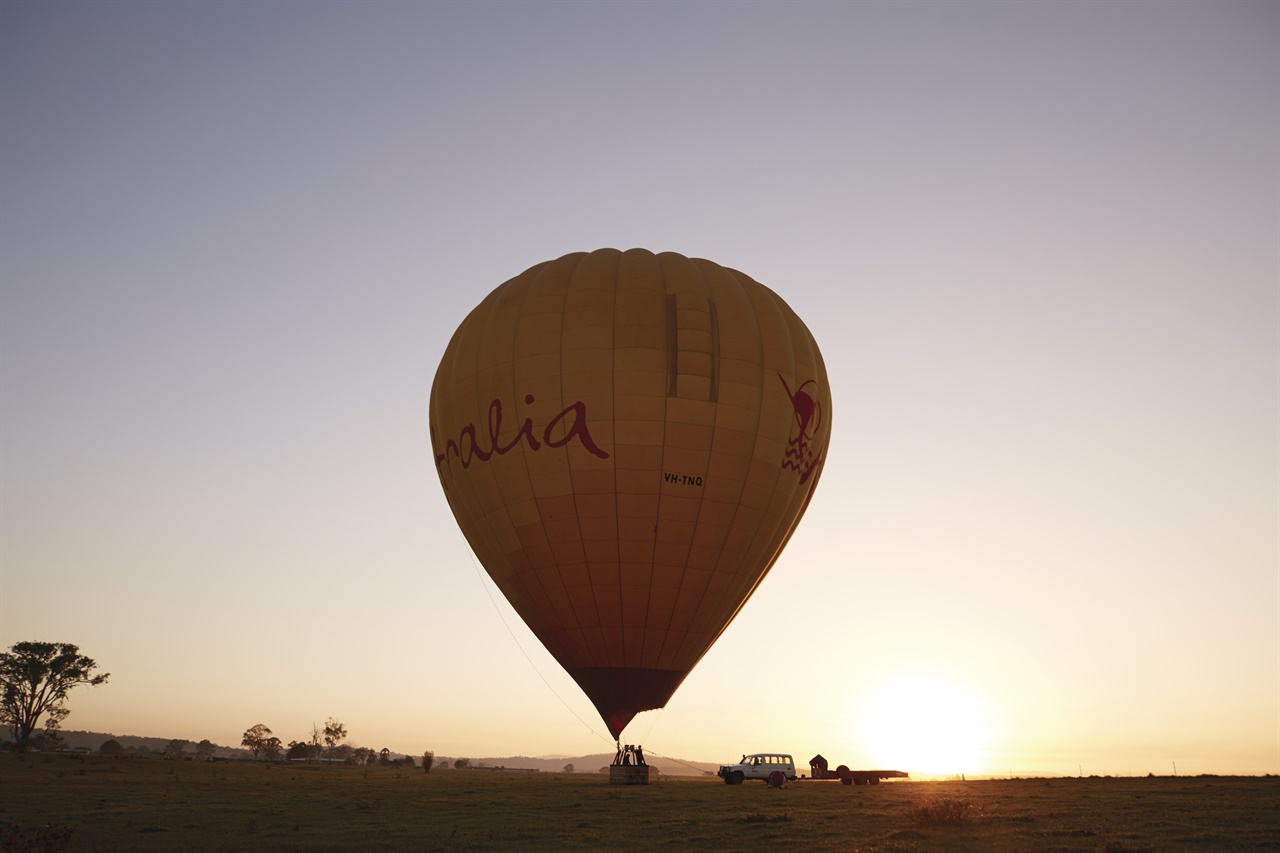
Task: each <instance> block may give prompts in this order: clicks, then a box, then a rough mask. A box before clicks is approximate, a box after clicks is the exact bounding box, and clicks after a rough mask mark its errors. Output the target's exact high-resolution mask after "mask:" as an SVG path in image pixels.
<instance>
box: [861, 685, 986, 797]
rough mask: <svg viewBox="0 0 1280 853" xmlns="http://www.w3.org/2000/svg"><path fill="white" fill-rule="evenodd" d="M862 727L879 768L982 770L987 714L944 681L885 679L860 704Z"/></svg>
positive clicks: (924, 771)
mask: <svg viewBox="0 0 1280 853" xmlns="http://www.w3.org/2000/svg"><path fill="white" fill-rule="evenodd" d="M860 729H861V731H860V734H861V739H862V742H863V744H864V745H865V747H866V749H867V755H868V757H869V758H870V759H872V760H873V761H874V762H875V764H876V768H877V769H884V770H905V771H906V772H908V773H920V774H955V773H975V772H978V771H980V770H981V769H982V750H983V747H984V745H985V743H986V740H987V728H986V721H985V714H984V713H983V711H982V708H981V706H980V705H979V703H978V702H977V701H976V700H975V699H974V698H973V697H972V696H971V695H969V694H968V693H966V692H965V691H964V690H962V689H960V688H958V687H956V686H955V685H952V684H949V683H947V682H945V681H942V680H938V679H933V678H904V679H899V680H896V681H893V682H890V683H887V684H885V685H884V686H883V687H882V688H880V689H879V690H878V691H876V692H875V693H873V694H872V696H871V697H870V699H869V701H868V702H867V704H866V705H864V706H863V707H862V714H861V726H860Z"/></svg>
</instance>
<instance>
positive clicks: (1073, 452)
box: [0, 0, 1280, 774]
mask: <svg viewBox="0 0 1280 853" xmlns="http://www.w3.org/2000/svg"><path fill="white" fill-rule="evenodd" d="M1278 43H1280V4H1276V3H1273V2H1238V3H1233V2H1222V1H1221V0H1214V2H1205V3H1194V2H1133V3H1102V2H1096V3H1065V2H1064V3H1052V2H1038V3H965V2H945V3H909V2H908V3H808V4H806V3H785V4H783V3H779V4H771V3H742V4H737V3H728V2H721V3H712V2H705V3H634V4H629V3H534V2H528V3H427V2H420V3H409V2H400V3H375V2H361V3H337V2H331V3H322V2H305V3H304V2H296V3H290V2H274V3H249V2H239V3H197V2H186V3H158V2H154V3H142V2H138V3H113V2H82V3H59V2H48V0H44V2H39V3H23V2H14V0H9V2H5V3H3V4H0V285H2V287H3V291H2V293H3V296H2V301H0V382H2V384H0V394H2V396H0V442H2V444H0V451H2V459H0V475H2V476H0V536H2V540H0V546H2V557H3V564H2V569H3V577H2V581H3V585H2V587H0V594H2V600H0V645H3V646H4V647H8V646H9V645H10V644H12V643H13V642H16V641H20V640H31V639H40V640H55V641H67V642H74V643H77V644H79V645H80V646H81V649H82V650H83V651H84V652H85V653H87V654H89V655H91V656H93V657H95V658H96V659H97V660H98V661H99V662H100V663H101V664H102V665H103V668H104V669H105V670H107V671H109V672H111V673H112V676H111V681H110V683H109V684H108V685H106V686H104V687H100V688H97V689H96V690H89V689H87V688H82V689H80V690H78V691H76V692H75V693H73V694H72V700H71V703H70V706H71V708H72V711H73V713H72V716H71V717H70V718H69V719H68V720H67V723H66V726H67V727H68V728H75V729H91V730H98V731H109V732H113V733H115V734H139V735H150V736H159V737H181V738H190V739H193V740H199V739H201V738H209V739H211V740H213V741H215V742H218V743H223V744H238V743H239V740H240V735H241V733H242V732H243V731H244V730H245V729H246V728H248V727H249V726H251V725H253V724H254V723H259V722H262V723H266V724H267V725H268V726H270V727H271V728H272V729H273V730H274V731H275V733H276V734H277V735H279V736H280V737H281V738H282V739H283V740H285V741H289V740H293V739H304V738H305V736H307V735H308V734H309V732H310V727H311V724H312V723H313V722H321V723H323V721H324V719H325V718H326V717H328V716H336V717H338V718H340V719H341V720H342V721H343V722H344V723H346V725H347V728H348V729H349V731H350V733H351V740H352V741H353V742H355V743H357V744H359V745H365V746H371V747H374V748H381V747H384V746H386V747H390V748H391V749H393V750H396V751H405V752H420V751H421V750H423V749H425V748H431V749H434V750H435V751H436V752H437V753H439V754H447V755H450V756H475V757H482V756H486V755H509V754H513V753H524V754H530V755H533V754H549V753H555V754H567V755H577V754H582V753H585V752H600V751H605V750H611V749H612V745H611V743H609V742H607V741H608V737H607V735H606V734H605V731H606V730H605V728H604V725H603V723H602V722H601V721H600V720H599V718H598V717H597V716H596V714H595V711H594V709H593V708H592V707H591V704H590V703H589V702H588V700H587V699H586V697H585V696H584V695H583V694H582V693H581V692H580V691H579V690H578V688H577V687H576V685H575V684H574V683H573V682H572V681H571V680H570V679H569V678H568V676H566V675H565V674H564V673H563V672H562V671H561V670H560V669H559V667H558V666H557V665H556V663H555V662H554V661H553V660H552V659H551V658H550V656H549V655H548V654H547V653H546V652H545V651H544V650H543V649H542V647H541V646H540V645H539V644H538V642H537V640H536V639H534V637H533V636H532V635H531V634H530V633H529V632H528V631H527V630H526V629H525V628H524V627H523V625H522V623H520V621H519V619H518V617H516V616H515V615H514V612H513V611H512V610H511V608H510V607H509V606H508V605H507V604H506V602H505V600H503V599H502V598H501V596H500V594H498V593H497V592H496V590H495V588H494V587H493V585H492V584H491V583H490V582H489V580H488V578H487V577H484V576H483V574H482V571H481V570H480V569H479V568H478V567H477V565H476V564H475V562H474V561H473V559H472V558H471V556H470V551H469V549H468V547H467V545H466V542H465V540H464V539H463V538H462V536H461V534H460V533H458V531H457V528H456V525H455V522H454V520H453V517H452V515H451V514H450V512H449V509H448V505H447V504H446V502H445V500H444V497H443V493H442V492H441V489H440V485H439V482H438V480H437V478H436V476H435V473H434V470H433V465H432V460H431V450H430V441H429V437H428V432H427V397H428V392H429V390H430V385H431V379H432V376H433V374H434V371H435V368H436V364H437V363H438V361H439V359H440V356H441V354H442V353H443V351H444V347H445V344H446V343H447V342H448V339H449V336H450V335H451V334H452V332H453V330H454V328H455V327H456V326H457V324H458V323H459V321H461V319H462V318H463V317H464V316H465V314H466V313H467V312H468V311H469V310H470V309H471V308H472V307H473V306H474V305H476V304H477V303H478V302H479V301H480V300H481V299H482V298H483V297H484V296H485V294H487V293H488V292H489V291H490V290H491V289H493V288H494V287H496V286H497V285H498V284H500V283H502V282H503V281H505V280H506V279H508V278H510V277H512V276H514V275H516V274H518V273H520V272H521V271H523V270H524V269H526V268H527V267H529V266H532V265H533V264H535V263H538V262H541V261H544V260H548V259H551V258H555V257H558V256H559V255H562V254H564V253H566V252H571V251H587V250H592V249H597V248H600V247H605V246H610V247H616V248H621V249H626V248H631V247H644V248H648V249H651V250H654V251H676V252H680V253H683V254H686V255H691V256H697V257H705V258H709V259H711V260H713V261H716V262H717V263H719V264H722V265H724V266H728V267H732V268H735V269H739V270H742V271H743V272H745V273H746V274H748V275H750V276H751V277H753V278H755V279H756V280H758V281H760V282H762V283H764V284H766V285H768V286H769V287H771V288H772V289H774V290H775V291H777V292H778V293H779V294H780V295H782V296H783V298H784V299H786V300H787V301H788V302H789V303H790V305H791V306H792V307H793V308H794V309H795V310H796V311H797V313H799V314H800V316H801V317H803V318H804V319H805V321H806V322H807V324H808V326H809V328H810V329H811V330H812V332H813V334H814V337H815V338H816V339H817V341H818V343H819V345H820V346H821V348H822V350H823V353H824V356H825V359H826V363H827V369H828V371H829V374H830V381H831V385H832V398H833V410H834V411H833V423H834V434H833V438H832V443H831V449H830V454H829V459H828V462H827V465H826V469H825V473H824V475H823V479H822V483H821V485H820V487H819V488H818V491H817V494H816V496H815V498H814V501H813V504H812V506H811V507H810V509H809V512H808V514H807V515H806V516H805V518H804V521H803V523H802V524H801V525H800V528H799V530H798V532H797V533H796V535H795V536H794V538H793V539H792V541H791V543H790V545H789V546H788V548H787V550H786V552H785V553H784V555H783V557H782V558H781V559H780V560H779V562H778V563H777V565H776V566H775V567H774V569H773V571H772V573H771V574H770V575H769V577H768V578H767V580H766V581H765V582H764V583H763V584H762V586H761V587H760V589H759V590H758V591H757V593H756V595H755V597H754V598H752V600H751V601H750V603H749V604H748V605H747V607H746V608H745V609H744V610H743V611H742V612H741V614H740V615H739V616H738V618H737V620H736V621H735V622H734V623H733V624H732V625H731V626H730V627H729V629H728V630H727V631H726V632H725V633H724V634H723V635H722V636H721V638H720V639H719V641H718V642H717V644H716V645H715V646H714V647H713V648H712V650H711V652H710V653H709V654H708V655H707V656H706V657H705V658H704V659H703V661H702V662H701V664H699V666H698V667H697V668H696V669H695V670H694V672H693V674H692V675H691V676H690V677H689V678H688V680H687V681H686V682H685V683H684V685H683V686H682V687H681V688H680V690H679V691H678V692H677V693H676V695H675V697H674V698H673V699H672V701H671V702H670V703H669V705H668V706H667V708H666V710H665V711H662V712H653V713H649V714H645V715H641V716H640V717H638V718H637V719H636V721H635V722H634V723H633V724H632V726H631V727H630V728H629V729H628V730H627V732H626V737H625V739H626V740H628V741H642V742H644V743H645V744H646V746H647V747H648V749H649V750H650V751H651V752H653V753H656V754H660V755H670V756H676V757H681V758H688V759H698V760H707V761H719V760H725V759H729V758H737V756H738V755H739V754H741V753H742V752H748V751H760V750H777V751H789V752H792V753H794V754H795V755H796V757H797V759H800V760H801V762H802V763H804V762H807V760H808V758H809V756H811V755H813V754H814V753H816V752H822V753H823V754H824V755H826V756H828V757H829V758H831V759H832V761H833V763H837V762H838V763H847V764H849V765H851V766H872V765H876V766H885V765H889V766H896V767H900V769H905V770H908V771H917V772H923V771H928V770H934V771H938V772H951V771H958V770H964V771H965V772H969V773H979V772H989V773H997V774H1005V773H1009V772H1012V773H1023V774H1028V773H1055V774H1056V773H1070V774H1075V773H1077V772H1081V771H1083V772H1084V773H1086V774H1089V773H1098V774H1105V773H1115V774H1121V773H1142V774H1145V773H1147V772H1155V773H1158V774H1159V773H1168V772H1172V764H1173V763H1174V762H1177V769H1178V772H1180V773H1268V772H1269V773H1276V772H1280V569H1278V563H1280V555H1278V553H1277V542H1278V540H1280V524H1278V521H1277V519H1278V517H1280V499H1278V483H1280V458H1278V445H1280V440H1278V439H1277V435H1278V434H1280V417H1278V413H1280V390H1278V389H1280V343H1278V342H1280V331H1278V322H1280V305H1278V292H1280V154H1278V152H1280V50H1278V49H1277V44H1278ZM940 739H941V740H943V741H945V742H942V743H939V742H938V741H939V740H940Z"/></svg>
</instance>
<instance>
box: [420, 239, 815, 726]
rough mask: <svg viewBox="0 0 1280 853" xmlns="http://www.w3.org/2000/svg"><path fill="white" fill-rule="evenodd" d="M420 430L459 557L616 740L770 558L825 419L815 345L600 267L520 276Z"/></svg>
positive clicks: (735, 283)
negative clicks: (482, 577) (463, 548)
mask: <svg viewBox="0 0 1280 853" xmlns="http://www.w3.org/2000/svg"><path fill="white" fill-rule="evenodd" d="M430 430H431V444H432V448H433V450H434V455H435V464H436V470H437V472H438V474H439V476H440V483H441V485H442V486H443V487H444V492H445V495H446V497H447V498H448V501H449V506H450V508H451V509H452V510H453V514H454V516H455V517H456V518H457V521H458V525H459V526H460V527H461V528H462V532H463V534H464V535H465V536H466V539H467V541H468V543H470V545H471V548H472V550H474V552H475V554H476V556H477V557H478V559H479V560H480V562H481V564H482V565H483V566H484V568H485V570H486V571H487V572H488V573H489V576H490V577H491V578H492V579H493V582H494V584H495V585H496V586H497V587H498V589H500V590H501V591H502V593H503V595H505V596H506V597H507V600H508V601H509V602H510V603H511V606H512V607H513V608H514V609H515V611H516V612H517V613H518V614H519V615H520V617H521V618H522V619H524V621H525V623H526V624H527V625H528V626H529V628H530V629H531V630H532V631H533V633H534V634H535V635H536V636H537V637H538V639H539V640H540V641H541V642H542V643H543V645H545V646H546V648H547V650H548V651H549V652H550V653H551V654H552V656H554V657H555V659H556V660H557V661H558V662H559V663H560V664H561V665H562V666H563V667H564V668H565V670H566V671H567V672H568V673H569V675H571V676H572V677H573V679H574V680H575V681H576V682H577V683H578V685H579V686H580V687H581V688H582V690H583V691H584V692H585V693H586V695H587V696H588V697H589V698H590V699H591V701H592V703H593V704H594V705H595V707H596V709H597V710H598V711H599V712H600V716H601V717H602V718H603V720H604V721H605V723H606V724H607V726H608V728H609V732H610V733H611V734H612V735H613V737H614V738H615V739H617V738H619V737H620V735H621V732H622V730H623V728H624V727H625V726H626V725H627V723H628V722H629V721H630V720H631V719H632V717H634V716H635V715H636V714H637V713H639V712H641V711H645V710H650V709H654V708H660V707H662V706H664V705H665V704H666V702H667V700H668V699H670V698H671V695H672V694H673V693H674V692H675V690H676V688H677V687H679V686H680V683H681V682H682V681H683V680H684V679H685V677H686V676H687V675H688V674H689V672H690V670H692V669H693V667H694V665H695V664H697V662H698V660H699V659H701V658H702V656H703V655H704V654H706V652H707V650H708V649H709V648H710V647H711V645H712V643H714V642H715V640H716V638H717V637H718V636H719V635H720V633H721V632H722V631H724V629H725V627H726V626H727V625H728V624H729V622H730V621H731V620H732V619H733V617H734V616H735V615H736V614H737V613H738V611H739V610H740V609H741V608H742V606H743V604H744V603H745V602H746V601H747V599H748V598H749V597H750V596H751V594H752V592H753V591H754V590H755V589H756V587H757V586H758V585H759V584H760V582H761V580H762V579H763V578H764V576H765V574H766V573H767V572H768V571H769V569H770V567H771V566H772V565H773V564H774V562H775V561H776V560H777V559H778V555H779V554H780V553H781V551H782V548H783V546H784V545H785V544H786V543H787V540H788V539H789V538H790V536H791V534H792V533H793V532H794V531H795V529H796V525H797V523H798V522H799V520H800V516H801V515H802V514H803V513H804V510H805V508H806V507H807V506H808V503H809V500H810V498H811V497H812V496H813V491H814V487H815V486H816V485H817V483H818V476H819V474H820V472H821V470H822V465H823V462H824V460H825V458H826V452H827V443H828V440H829V438H830V435H831V399H830V395H829V391H828V386H827V374H826V368H825V366H824V365H823V362H822V356H821V355H820V354H819V352H818V347H817V345H816V344H815V343H814V340H813V337H812V335H810V333H809V330H808V329H807V328H805V325H804V323H802V322H801V321H800V318H799V317H797V316H796V314H795V313H794V312H793V311H792V310H791V308H790V307H788V306H787V304H786V303H785V302H783V301H782V299H781V298H779V297H778V295H777V294H775V293H774V292H773V291H771V290H769V289H768V288H767V287H765V286H763V285H761V284H759V283H757V282H755V281H753V280H752V279H751V278H749V277H747V276H746V275H743V274H742V273H740V272H737V271H735V270H732V269H727V268H725V267H721V266H718V265H717V264H715V263H712V262H711V261H707V260H702V259H698V258H687V257H685V256H683V255H679V254H675V253H672V252H665V253H662V254H654V253H652V252H649V251H646V250H643V249H632V250H629V251H625V252H623V251H619V250H617V249H600V250H598V251H594V252H579V253H575V254H569V255H565V256H564V257H561V258H558V259H556V260H553V261H547V262H545V263H541V264H538V265H536V266H534V267H531V268H529V269H528V270H526V271H525V272H523V273H521V274H520V275H518V276H516V277H515V278H512V279H511V280H509V281H507V282H506V283H504V284H502V285H501V286H499V287H498V288H497V289H496V290H494V291H493V292H492V293H490V294H489V295H488V296H487V297H486V298H485V299H484V301H482V302H481V303H480V304H479V305H478V306H477V307H476V308H475V310H473V311H472V312H471V313H470V314H469V315H468V316H467V317H466V319H464V320H463V321H462V323H461V325H460V326H459V327H458V330H457V331H456V332H455V333H454V335H453V338H452V340H450V342H449V345H448V347H447V348H446V350H445V353H444V356H443V358H442V359H441V361H440V366H439V368H438V370H437V371H436V375H435V381H434V383H433V384H432V387H431V408H430Z"/></svg>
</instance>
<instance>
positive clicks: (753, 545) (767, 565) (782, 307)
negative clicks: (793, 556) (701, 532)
mask: <svg viewBox="0 0 1280 853" xmlns="http://www.w3.org/2000/svg"><path fill="white" fill-rule="evenodd" d="M731 272H732V273H733V274H734V275H735V276H743V274H742V273H740V272H737V271H731ZM743 277H744V278H749V277H747V276H743ZM751 281H752V283H753V284H754V285H755V287H750V288H744V290H745V291H746V292H747V294H748V296H749V297H750V299H751V302H752V306H753V314H754V316H755V317H756V318H757V329H758V330H761V349H762V354H763V352H764V349H765V348H764V340H763V338H764V336H763V332H762V328H763V327H762V325H761V324H760V318H761V316H762V315H763V314H765V313H766V311H767V312H768V313H769V314H771V316H772V317H773V318H774V319H775V320H777V321H780V323H781V326H782V328H783V330H784V331H785V334H786V338H785V342H786V344H787V346H786V352H787V354H788V356H789V359H790V362H791V364H790V368H791V371H792V372H793V373H794V372H795V367H796V365H795V362H796V358H795V336H794V335H793V334H792V331H793V330H792V328H791V324H790V323H789V322H787V316H788V313H789V311H790V309H789V307H788V306H787V305H786V303H785V302H783V300H782V299H781V297H779V296H778V295H777V294H776V293H774V292H773V291H772V290H770V289H769V288H768V287H766V286H765V285H762V284H760V283H759V282H755V281H754V279H751ZM770 369H771V368H770V365H769V364H768V363H767V361H762V363H761V379H762V383H763V387H768V382H767V376H766V375H765V374H767V373H768V372H769V370H770ZM772 369H774V370H776V369H777V367H776V366H775V367H774V368H772ZM762 390H763V388H762ZM765 411H766V405H765V400H764V398H763V396H762V399H761V406H760V419H761V420H764V418H765ZM753 461H754V460H753ZM782 477H783V469H782V467H781V465H779V467H778V470H777V472H776V475H775V477H774V481H773V482H774V486H773V487H772V489H771V490H770V491H771V494H772V495H774V496H776V494H777V490H778V485H777V484H778V483H779V481H781V480H782ZM792 491H793V492H794V490H792ZM771 502H772V501H771ZM791 503H792V500H791V499H788V502H787V504H788V506H790V505H791ZM767 512H768V505H766V507H765V513H766V514H767ZM766 522H767V518H762V519H761V521H760V523H758V524H757V525H755V533H754V535H753V536H752V538H751V541H750V542H749V543H748V545H747V547H746V549H745V553H746V554H748V555H752V554H755V553H757V551H758V549H759V543H761V542H768V541H769V540H770V539H772V538H773V537H774V536H776V535H777V531H778V529H779V527H781V525H782V524H783V523H784V522H785V519H784V518H779V519H778V520H777V521H775V522H774V523H773V524H767V523H766ZM780 553H781V548H774V549H773V551H772V552H771V553H769V554H768V555H767V557H766V558H765V559H764V560H763V561H761V560H756V561H755V565H754V570H755V576H754V578H752V580H751V583H750V585H749V587H748V588H747V589H746V590H745V591H742V590H741V587H736V588H735V587H728V586H726V587H725V588H723V589H721V590H720V592H719V593H718V595H717V596H716V600H715V602H714V604H713V605H712V608H711V610H710V612H711V613H713V614H718V613H720V612H721V611H722V609H723V608H724V606H725V602H726V601H727V600H728V601H731V600H733V599H734V598H738V599H739V600H738V604H737V605H736V606H735V607H734V609H733V612H732V614H730V615H728V616H727V618H722V619H721V618H718V619H715V620H712V621H713V624H715V623H719V624H720V626H721V627H720V628H719V630H718V631H717V632H716V635H715V637H713V638H712V639H711V641H710V642H709V643H707V650H710V648H711V646H713V645H714V644H715V641H716V639H717V638H719V636H720V635H721V634H723V633H724V631H725V630H727V629H728V627H729V625H730V624H731V623H732V622H733V617H734V616H736V615H737V614H738V613H739V612H740V611H741V610H742V608H743V607H745V606H746V603H747V601H749V600H750V598H751V596H752V595H753V594H754V593H755V591H756V589H757V588H759V586H760V584H761V582H763V580H764V578H765V576H766V575H767V574H768V573H769V570H770V569H771V568H772V567H773V564H774V562H775V561H776V560H777V557H778V555H779V554H780ZM704 654H705V652H704Z"/></svg>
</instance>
